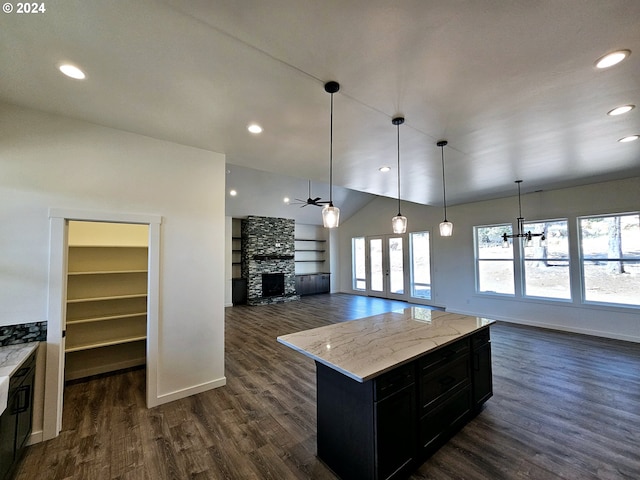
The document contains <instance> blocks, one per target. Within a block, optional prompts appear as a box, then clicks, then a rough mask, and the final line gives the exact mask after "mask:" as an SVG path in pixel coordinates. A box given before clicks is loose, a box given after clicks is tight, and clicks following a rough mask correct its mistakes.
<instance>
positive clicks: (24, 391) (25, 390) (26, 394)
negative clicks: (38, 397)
mask: <svg viewBox="0 0 640 480" xmlns="http://www.w3.org/2000/svg"><path fill="white" fill-rule="evenodd" d="M30 393H31V385H23V386H22V387H20V388H18V391H17V393H16V395H17V403H18V405H17V406H16V409H15V412H14V413H15V414H18V413H22V412H26V411H27V410H29V399H30V398H31V395H30Z"/></svg>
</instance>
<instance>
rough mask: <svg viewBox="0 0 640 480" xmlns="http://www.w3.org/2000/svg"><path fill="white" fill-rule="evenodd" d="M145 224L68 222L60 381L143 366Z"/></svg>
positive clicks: (145, 287) (146, 273) (144, 343)
mask: <svg viewBox="0 0 640 480" xmlns="http://www.w3.org/2000/svg"><path fill="white" fill-rule="evenodd" d="M148 242H149V226H148V225H139V224H126V223H106V222H87V221H69V227H68V252H67V288H66V292H67V295H66V318H65V327H64V332H65V342H64V344H65V347H64V352H65V367H64V378H65V380H67V381H68V380H76V379H79V378H84V377H89V376H92V375H97V374H102V373H107V372H111V371H115V370H120V369H124V368H130V367H135V366H139V365H145V363H146V339H147V288H148V287H147V286H148Z"/></svg>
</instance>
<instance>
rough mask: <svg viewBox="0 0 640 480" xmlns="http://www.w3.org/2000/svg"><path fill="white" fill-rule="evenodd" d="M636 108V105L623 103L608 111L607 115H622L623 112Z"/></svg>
mask: <svg viewBox="0 0 640 480" xmlns="http://www.w3.org/2000/svg"><path fill="white" fill-rule="evenodd" d="M634 108H636V106H635V105H622V106H621V107H616V108H614V109H613V110H610V111H608V112H607V115H611V116H616V115H622V114H623V113H627V112H630V111H631V110H633V109H634Z"/></svg>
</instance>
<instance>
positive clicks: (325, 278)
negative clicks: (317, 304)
mask: <svg viewBox="0 0 640 480" xmlns="http://www.w3.org/2000/svg"><path fill="white" fill-rule="evenodd" d="M330 288H331V277H330V276H329V275H327V274H324V275H319V284H318V293H329V290H330Z"/></svg>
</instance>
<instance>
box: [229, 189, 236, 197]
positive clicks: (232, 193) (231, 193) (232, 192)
mask: <svg viewBox="0 0 640 480" xmlns="http://www.w3.org/2000/svg"><path fill="white" fill-rule="evenodd" d="M229 195H231V196H232V197H235V196H236V195H238V192H236V191H235V190H229Z"/></svg>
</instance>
